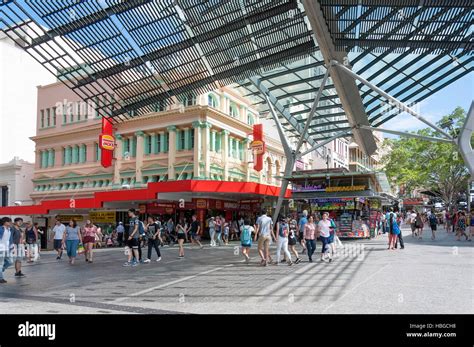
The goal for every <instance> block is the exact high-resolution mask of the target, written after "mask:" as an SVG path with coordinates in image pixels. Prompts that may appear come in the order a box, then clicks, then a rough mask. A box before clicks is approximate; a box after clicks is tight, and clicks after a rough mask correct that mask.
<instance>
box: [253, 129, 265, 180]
mask: <svg viewBox="0 0 474 347" xmlns="http://www.w3.org/2000/svg"><path fill="white" fill-rule="evenodd" d="M250 148H251V149H252V151H253V161H254V165H253V168H254V170H255V171H262V169H263V155H264V154H265V142H264V141H263V125H262V124H254V126H253V141H252V142H251V143H250Z"/></svg>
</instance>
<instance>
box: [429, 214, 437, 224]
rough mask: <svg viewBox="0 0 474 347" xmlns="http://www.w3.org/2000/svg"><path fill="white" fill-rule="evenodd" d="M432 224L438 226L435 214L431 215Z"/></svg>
mask: <svg viewBox="0 0 474 347" xmlns="http://www.w3.org/2000/svg"><path fill="white" fill-rule="evenodd" d="M430 224H431V225H434V224H436V216H435V215H434V214H430Z"/></svg>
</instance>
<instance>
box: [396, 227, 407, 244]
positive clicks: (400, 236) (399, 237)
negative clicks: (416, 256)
mask: <svg viewBox="0 0 474 347" xmlns="http://www.w3.org/2000/svg"><path fill="white" fill-rule="evenodd" d="M398 241H400V248H405V243H404V242H403V236H402V231H401V230H400V234H398V236H397V239H396V240H395V248H397V246H398Z"/></svg>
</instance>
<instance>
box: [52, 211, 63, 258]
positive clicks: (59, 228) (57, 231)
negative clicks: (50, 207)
mask: <svg viewBox="0 0 474 347" xmlns="http://www.w3.org/2000/svg"><path fill="white" fill-rule="evenodd" d="M65 231H66V227H65V226H64V224H63V223H61V221H60V220H59V219H58V218H56V225H55V226H54V228H53V233H54V249H55V250H56V252H58V256H57V257H56V260H59V259H61V257H62V255H63V246H62V243H63V235H64V232H65Z"/></svg>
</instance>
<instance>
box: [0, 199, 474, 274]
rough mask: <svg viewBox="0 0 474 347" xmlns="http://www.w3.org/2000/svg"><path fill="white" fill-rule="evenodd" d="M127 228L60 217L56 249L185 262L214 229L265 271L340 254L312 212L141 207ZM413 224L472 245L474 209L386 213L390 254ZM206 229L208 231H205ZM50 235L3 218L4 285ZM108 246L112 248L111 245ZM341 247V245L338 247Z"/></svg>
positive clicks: (326, 221) (383, 223)
mask: <svg viewBox="0 0 474 347" xmlns="http://www.w3.org/2000/svg"><path fill="white" fill-rule="evenodd" d="M128 218H129V220H128V230H127V229H126V228H125V225H124V222H122V221H120V222H119V223H118V224H117V226H116V228H115V229H113V228H112V229H113V230H111V231H109V232H106V233H103V232H102V230H101V228H100V227H98V226H97V225H95V224H94V223H93V221H92V220H86V221H85V223H84V224H83V225H78V223H77V222H76V221H75V220H73V219H71V220H70V221H69V222H68V223H67V225H65V224H64V223H62V222H61V220H59V219H58V218H56V222H55V225H54V227H53V229H52V241H53V247H54V249H55V251H56V259H57V260H58V261H60V260H61V259H62V257H63V253H64V251H66V254H67V257H68V260H69V264H71V265H74V264H75V262H76V260H77V257H78V256H79V255H84V260H85V262H86V263H88V264H92V263H93V262H94V249H95V248H97V247H98V246H99V245H100V244H101V241H105V244H106V245H111V246H119V247H123V246H125V254H126V257H127V259H126V262H125V263H124V266H127V267H128V266H131V267H135V266H137V265H138V264H148V263H151V262H152V261H153V259H152V258H153V253H155V254H156V259H155V261H157V262H159V261H161V259H162V254H161V253H162V252H161V250H160V248H161V247H164V246H173V245H174V244H177V245H178V258H179V259H184V257H185V247H184V245H185V243H190V245H191V246H196V247H199V248H200V249H203V248H204V245H203V244H202V236H203V235H204V231H205V230H207V231H208V233H209V234H208V235H209V246H210V247H211V248H213V247H219V246H222V245H224V246H225V245H228V244H229V242H230V241H234V240H240V245H241V254H242V256H243V257H244V261H245V262H246V263H250V262H251V259H252V258H251V249H252V246H253V243H256V245H257V252H256V256H257V257H258V258H259V262H260V265H261V266H267V265H270V264H272V265H280V264H283V263H286V264H287V265H289V266H292V265H294V264H299V263H300V262H301V261H302V256H304V255H305V256H306V257H307V261H308V262H309V263H313V262H314V260H315V259H314V258H315V253H316V249H317V244H318V242H319V243H320V244H321V246H320V247H321V248H320V261H321V262H328V263H331V262H333V260H334V255H335V253H336V244H337V243H338V242H339V243H340V241H339V240H338V238H337V225H336V223H335V221H334V220H333V219H332V218H330V215H329V213H328V212H323V213H322V214H319V213H316V214H312V215H309V214H308V211H307V210H304V211H302V213H301V214H300V217H299V218H298V216H297V215H296V214H291V215H288V216H279V218H278V219H277V221H276V223H274V222H273V220H272V218H271V216H270V215H269V214H268V213H267V212H266V211H263V212H262V213H261V214H260V216H258V217H257V218H256V219H255V220H251V219H249V218H244V217H243V216H239V217H238V218H236V219H233V220H226V219H225V217H224V216H223V215H217V216H210V217H209V218H208V219H207V220H206V221H199V220H198V218H197V216H196V215H193V216H192V217H191V218H190V219H189V220H187V219H186V218H182V219H179V220H177V221H176V222H175V220H174V219H173V218H171V217H169V218H163V220H162V218H160V217H154V216H148V217H147V220H146V221H145V222H143V221H141V220H140V219H139V217H138V213H137V211H136V210H135V209H130V210H128ZM403 221H404V222H405V224H406V225H409V226H410V228H411V232H412V237H413V238H415V239H416V240H422V239H423V231H424V229H425V227H426V226H429V228H430V230H431V239H432V240H433V241H434V240H436V232H437V230H438V226H439V225H444V227H445V229H446V231H447V232H448V233H454V234H455V236H456V240H457V241H461V240H462V239H464V240H466V241H471V239H472V234H473V231H474V211H473V212H472V213H471V214H469V215H466V213H465V212H464V211H455V212H454V213H452V214H450V213H448V212H444V213H442V214H441V215H440V214H439V213H438V214H437V213H435V211H434V210H433V211H428V212H426V213H421V212H417V211H408V212H406V213H404V214H403V215H402V214H401V213H399V212H395V211H394V209H393V208H390V209H388V210H387V211H386V213H383V214H381V215H380V218H379V222H380V224H379V225H378V226H377V229H378V230H380V232H381V233H387V234H388V249H389V250H394V249H396V248H398V245H399V244H400V249H404V248H405V243H404V240H403V235H402V232H401V224H402V222H403ZM202 225H205V228H202ZM43 234H44V231H43V230H42V229H41V228H39V227H38V224H37V223H34V224H33V223H32V222H30V221H27V222H24V221H23V219H22V218H20V217H18V218H15V219H14V220H13V221H12V220H11V219H10V218H8V217H4V218H2V219H1V220H0V266H1V270H2V271H0V283H6V280H5V279H4V278H3V273H4V272H5V270H6V269H7V268H9V267H14V269H15V277H24V276H25V274H24V273H23V272H22V262H23V261H25V260H26V261H27V262H28V263H31V262H35V261H38V260H39V258H40V248H41V247H40V246H39V242H40V239H41V235H43ZM109 241H110V242H109ZM336 241H337V242H336ZM272 243H274V244H275V246H276V251H275V254H274V258H272V255H271V252H270V245H271V244H272ZM144 247H147V253H146V257H145V256H143V257H142V248H144Z"/></svg>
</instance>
